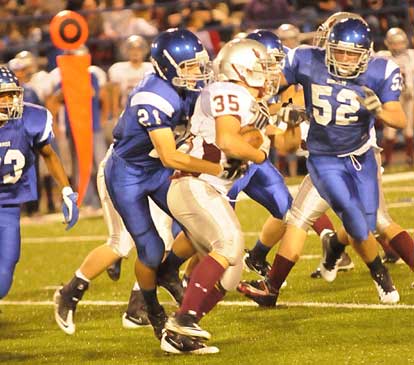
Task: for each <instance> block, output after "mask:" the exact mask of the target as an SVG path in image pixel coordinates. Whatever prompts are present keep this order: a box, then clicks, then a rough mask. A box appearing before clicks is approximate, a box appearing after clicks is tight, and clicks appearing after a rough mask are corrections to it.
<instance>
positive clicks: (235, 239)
mask: <svg viewBox="0 0 414 365" xmlns="http://www.w3.org/2000/svg"><path fill="white" fill-rule="evenodd" d="M229 233H230V235H228V236H227V237H225V238H223V240H222V241H221V242H217V243H216V244H214V245H213V250H214V251H216V252H217V253H218V254H219V255H221V256H223V257H225V258H226V259H227V261H228V262H229V264H230V265H231V266H234V265H237V263H238V262H239V261H240V260H241V259H242V257H243V249H244V237H243V233H242V232H241V231H240V230H238V229H237V230H234V231H233V232H229Z"/></svg>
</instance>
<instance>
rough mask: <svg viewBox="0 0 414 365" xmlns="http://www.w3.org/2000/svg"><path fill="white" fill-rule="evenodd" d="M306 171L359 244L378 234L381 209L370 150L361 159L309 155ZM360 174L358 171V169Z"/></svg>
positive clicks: (374, 164) (375, 165)
mask: <svg viewBox="0 0 414 365" xmlns="http://www.w3.org/2000/svg"><path fill="white" fill-rule="evenodd" d="M307 167H308V170H309V173H310V176H311V179H312V182H313V184H314V185H315V187H316V189H317V190H318V192H319V194H320V195H321V196H322V198H324V199H325V200H326V201H327V202H328V204H329V205H330V206H331V208H332V209H333V210H334V211H335V213H336V214H337V215H338V216H339V218H340V219H341V220H342V223H343V224H344V227H345V229H346V231H347V232H348V234H350V235H351V237H353V238H354V239H355V240H357V241H364V240H366V239H367V238H368V234H369V231H374V230H375V225H376V219H377V209H378V204H379V203H378V201H379V198H378V180H377V163H376V161H375V157H374V153H373V151H372V150H369V151H368V152H366V153H365V154H363V155H362V156H352V157H349V156H348V157H336V156H322V155H310V156H309V158H308V161H307ZM359 167H360V170H359V171H358V168H359Z"/></svg>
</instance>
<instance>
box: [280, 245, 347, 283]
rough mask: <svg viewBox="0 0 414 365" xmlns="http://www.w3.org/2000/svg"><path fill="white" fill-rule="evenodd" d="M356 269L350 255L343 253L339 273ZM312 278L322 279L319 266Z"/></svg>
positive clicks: (311, 275) (339, 263)
mask: <svg viewBox="0 0 414 365" xmlns="http://www.w3.org/2000/svg"><path fill="white" fill-rule="evenodd" d="M354 267H355V265H354V263H353V262H352V260H351V258H350V257H349V255H348V254H347V253H346V252H344V253H342V255H341V259H340V260H339V262H338V271H344V272H345V271H350V270H352V269H353V268H354ZM310 277H311V278H312V279H319V278H321V277H322V275H321V269H320V267H319V266H318V267H317V268H316V270H315V271H314V272H313V273H311V274H310ZM282 288H283V285H282Z"/></svg>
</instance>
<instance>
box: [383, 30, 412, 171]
mask: <svg viewBox="0 0 414 365" xmlns="http://www.w3.org/2000/svg"><path fill="white" fill-rule="evenodd" d="M384 43H385V45H386V46H387V48H388V51H381V52H379V53H378V54H379V55H381V56H386V57H390V58H391V59H392V60H393V61H394V62H395V63H397V65H398V66H399V67H400V70H401V75H402V77H403V80H404V82H403V89H402V91H401V97H400V102H401V105H402V107H403V109H404V112H405V115H406V116H407V126H406V127H405V128H404V129H403V135H404V141H405V155H406V162H407V164H409V165H413V158H414V155H413V127H414V49H408V45H409V42H408V37H407V34H406V33H405V32H404V31H403V30H402V29H401V28H391V29H390V30H389V31H388V32H387V34H386V35H385V41H384ZM396 135H397V130H396V129H393V128H389V127H385V128H384V142H383V147H384V165H389V164H390V163H391V161H392V154H393V150H394V145H395V142H396Z"/></svg>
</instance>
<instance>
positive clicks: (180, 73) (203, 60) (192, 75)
mask: <svg viewBox="0 0 414 365" xmlns="http://www.w3.org/2000/svg"><path fill="white" fill-rule="evenodd" d="M164 55H165V57H166V58H167V59H168V60H169V62H170V63H171V64H172V65H173V66H174V68H175V70H176V73H177V76H175V77H173V78H172V80H171V82H172V84H173V85H174V86H176V87H179V88H185V89H187V90H191V91H200V90H201V89H202V88H203V87H204V86H206V85H207V84H208V83H210V82H211V81H212V80H213V76H214V73H213V67H212V63H211V61H210V58H209V56H208V53H207V51H206V50H203V51H201V52H197V53H196V55H195V58H192V59H188V60H184V61H182V62H180V63H179V64H177V63H176V62H175V61H174V59H173V58H172V56H171V55H170V54H169V53H168V51H167V50H164Z"/></svg>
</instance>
